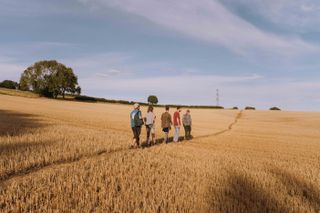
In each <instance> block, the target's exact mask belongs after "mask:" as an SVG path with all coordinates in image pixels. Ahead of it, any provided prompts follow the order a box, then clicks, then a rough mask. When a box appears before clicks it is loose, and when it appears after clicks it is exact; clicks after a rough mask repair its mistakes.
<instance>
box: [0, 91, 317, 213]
mask: <svg viewBox="0 0 320 213" xmlns="http://www.w3.org/2000/svg"><path fill="white" fill-rule="evenodd" d="M130 110H131V106H124V105H116V104H88V103H78V102H71V101H55V100H48V99H40V98H34V99H30V98H23V97H14V96H5V95H0V156H1V158H0V211H3V212H10V211H13V212H25V211H37V212H42V211H44V212H47V211H49V212H51V211H55V210H58V211H64V212H88V211H100V212H112V211H116V212H319V211H320V179H319V177H320V154H319V153H320V128H319V127H320V113H302V112H271V111H250V112H249V111H244V112H242V113H240V112H239V111H232V110H230V111H229V110H203V109H195V110H192V116H193V120H194V127H193V135H194V137H195V138H194V139H193V140H191V141H183V142H181V143H178V144H174V143H169V144H167V145H164V144H159V145H155V146H153V147H151V148H145V149H130V148H129V147H130V145H131V142H132V135H131V130H130V126H129V112H130ZM172 110H173V109H172ZM142 111H143V112H145V109H142ZM162 111H163V109H161V108H156V110H155V112H156V114H157V116H158V118H159V117H160V115H161V112H162ZM156 125H157V132H156V134H157V138H160V137H162V132H161V130H160V123H159V119H158V121H157V124H156ZM142 137H143V138H145V130H143V135H142Z"/></svg>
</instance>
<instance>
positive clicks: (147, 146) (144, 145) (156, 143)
mask: <svg viewBox="0 0 320 213" xmlns="http://www.w3.org/2000/svg"><path fill="white" fill-rule="evenodd" d="M192 139H193V136H190V138H188V139H186V138H185V137H184V136H180V137H179V140H178V142H183V141H189V140H192ZM150 140H151V139H150ZM163 143H164V138H157V139H156V140H155V143H154V144H153V143H151V145H148V143H147V141H146V140H145V141H143V142H142V143H141V147H142V148H151V147H153V146H157V145H160V144H163ZM167 143H173V137H169V138H168V140H167Z"/></svg>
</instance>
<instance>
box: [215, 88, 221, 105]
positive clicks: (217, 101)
mask: <svg viewBox="0 0 320 213" xmlns="http://www.w3.org/2000/svg"><path fill="white" fill-rule="evenodd" d="M216 104H217V106H220V94H219V89H217V93H216Z"/></svg>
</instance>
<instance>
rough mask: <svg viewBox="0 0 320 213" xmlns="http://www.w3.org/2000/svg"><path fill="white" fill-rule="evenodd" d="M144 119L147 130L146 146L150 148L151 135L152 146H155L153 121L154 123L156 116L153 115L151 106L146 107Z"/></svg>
mask: <svg viewBox="0 0 320 213" xmlns="http://www.w3.org/2000/svg"><path fill="white" fill-rule="evenodd" d="M144 119H145V124H146V129H147V145H148V146H150V145H151V143H150V134H151V135H152V144H155V137H156V135H155V121H156V116H155V114H154V113H153V106H149V107H148V111H147V114H146V117H145V118H144Z"/></svg>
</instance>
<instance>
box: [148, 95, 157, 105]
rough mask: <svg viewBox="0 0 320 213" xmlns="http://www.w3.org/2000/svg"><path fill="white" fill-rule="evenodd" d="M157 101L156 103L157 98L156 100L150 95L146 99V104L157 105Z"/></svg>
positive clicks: (155, 97)
mask: <svg viewBox="0 0 320 213" xmlns="http://www.w3.org/2000/svg"><path fill="white" fill-rule="evenodd" d="M158 102H159V101H158V98H157V96H155V95H150V96H149V97H148V103H150V104H157V103H158Z"/></svg>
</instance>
